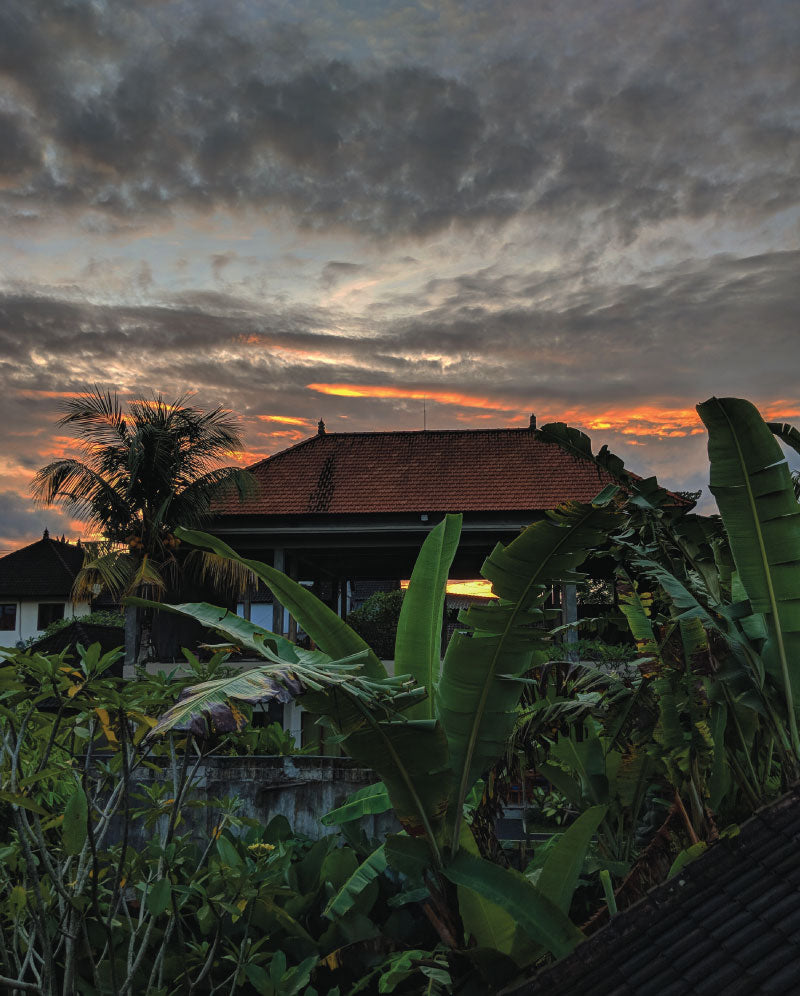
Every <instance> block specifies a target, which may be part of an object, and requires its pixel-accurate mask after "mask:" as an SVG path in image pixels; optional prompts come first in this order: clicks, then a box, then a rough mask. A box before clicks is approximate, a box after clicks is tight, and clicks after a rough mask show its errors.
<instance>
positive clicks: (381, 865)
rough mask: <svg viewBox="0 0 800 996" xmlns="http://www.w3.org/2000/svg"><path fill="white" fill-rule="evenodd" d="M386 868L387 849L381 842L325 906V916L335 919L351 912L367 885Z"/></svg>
mask: <svg viewBox="0 0 800 996" xmlns="http://www.w3.org/2000/svg"><path fill="white" fill-rule="evenodd" d="M385 869H386V849H385V845H384V844H381V846H380V847H379V848H377V850H375V851H373V852H372V854H370V855H369V857H368V858H367V859H366V860H365V861H362V862H361V864H360V865H359V866H358V868H356V870H355V871H354V872H353V874H352V875H350V877H349V878H348V879H347V881H346V882H345V883H344V885H342V887H341V888H340V889H339V891H338V892H337V893H336V895H335V896H334V897H333V898H332V899H331V900H330V902H329V903H328V905H327V906H326V907H325V909H324V911H323V916H327V917H329V918H330V919H331V920H333V919H334V917H336V916H344V914H345V913H349V912H350V910H351V909H352V908H353V906H354V905H355V903H356V901H357V900H358V898H359V896H360V895H361V894H362V893H363V891H364V890H365V889H366V888H367V886H368V885H369V884H370V883H371V882H374V881H375V879H376V878H377V877H378V876H379V875H380V874H381V873H382V872H383V871H384V870H385Z"/></svg>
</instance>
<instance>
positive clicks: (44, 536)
mask: <svg viewBox="0 0 800 996" xmlns="http://www.w3.org/2000/svg"><path fill="white" fill-rule="evenodd" d="M42 539H50V530H49V529H48V528H47V526H45V527H44V532H43V533H42Z"/></svg>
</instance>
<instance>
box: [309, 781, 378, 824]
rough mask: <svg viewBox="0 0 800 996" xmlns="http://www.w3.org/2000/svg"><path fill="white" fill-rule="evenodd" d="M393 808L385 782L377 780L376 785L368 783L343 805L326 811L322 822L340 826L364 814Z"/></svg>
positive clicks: (350, 796) (369, 814) (368, 814)
mask: <svg viewBox="0 0 800 996" xmlns="http://www.w3.org/2000/svg"><path fill="white" fill-rule="evenodd" d="M391 808H392V800H391V799H390V798H389V793H388V791H387V789H386V786H385V785H384V784H383V782H376V783H375V785H367V787H366V788H362V789H359V790H358V791H357V792H353V793H352V795H349V796H348V797H347V799H345V801H344V802H343V803H342V805H341V806H337V807H336V809H332V810H331V811H330V812H329V813H326V814H325V815H324V816H323V817H322V818H321V820H320V823H322V825H323V826H326V827H331V826H338V825H339V824H340V823H349V822H350V820H358V819H361V817H362V816H371V815H373V814H376V813H385V812H386V811H387V810H389V809H391Z"/></svg>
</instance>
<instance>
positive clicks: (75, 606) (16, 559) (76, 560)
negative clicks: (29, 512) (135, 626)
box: [0, 529, 91, 647]
mask: <svg viewBox="0 0 800 996" xmlns="http://www.w3.org/2000/svg"><path fill="white" fill-rule="evenodd" d="M83 553H84V551H83V548H82V547H81V545H80V543H79V542H78V543H68V542H66V541H65V540H64V539H63V538H62V539H60V540H59V539H53V538H52V537H51V536H50V534H49V532H48V531H47V530H46V529H45V531H44V535H43V536H42V538H41V539H40V540H39V541H38V542H36V543H31V544H30V546H24V547H22V549H20V550H15V551H14V552H13V553H9V554H7V555H6V556H5V557H0V647H13V646H15V645H16V644H17V643H20V642H22V643H25V642H27V641H28V640H30V639H36V638H37V637H39V636H41V635H42V633H43V632H44V630H45V629H47V627H48V626H49V625H50V623H52V622H55V620H56V619H63V618H64V617H67V618H73V617H75V616H83V615H87V614H88V613H89V612H90V610H91V606H90V604H89V602H88V601H85V602H74V601H73V600H72V585H73V583H74V581H75V577H76V575H77V573H78V571H79V570H80V568H81V565H82V564H83Z"/></svg>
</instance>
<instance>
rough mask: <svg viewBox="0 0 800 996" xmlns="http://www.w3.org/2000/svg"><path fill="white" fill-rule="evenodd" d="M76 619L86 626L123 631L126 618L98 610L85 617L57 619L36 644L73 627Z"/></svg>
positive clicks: (118, 613)
mask: <svg viewBox="0 0 800 996" xmlns="http://www.w3.org/2000/svg"><path fill="white" fill-rule="evenodd" d="M75 619H78V620H79V621H80V622H81V623H83V624H84V625H86V626H114V627H116V628H119V629H122V627H123V626H124V625H125V617H124V616H123V614H122V613H121V612H113V611H110V610H108V609H98V610H97V611H96V612H88V613H87V614H86V615H85V616H76V617H75V618H72V617H69V618H67V617H66V616H65V617H64V618H63V619H55V620H54V621H53V622H51V623H50V625H49V626H48V627H47V629H46V630H45V631H44V632H43V633H42V634H41V636H40V637H38V639H37V640H36V641H35V642H37V643H38V641H39V640H46V639H47V637H48V636H52V635H53V634H54V633H58V632H59V630H62V629H66V628H67V626H71V625H72V623H73V622H74V621H75ZM120 639H121V636H120Z"/></svg>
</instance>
